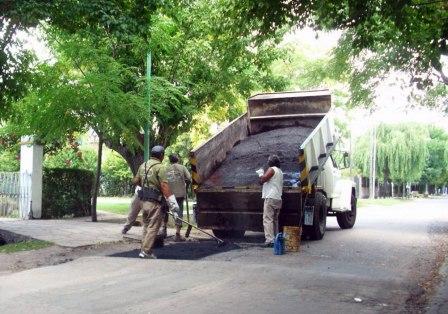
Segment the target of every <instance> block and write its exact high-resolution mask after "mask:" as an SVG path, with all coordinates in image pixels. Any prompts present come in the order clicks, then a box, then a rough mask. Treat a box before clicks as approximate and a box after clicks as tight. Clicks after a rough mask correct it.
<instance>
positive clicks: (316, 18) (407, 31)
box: [229, 0, 448, 106]
mask: <svg viewBox="0 0 448 314" xmlns="http://www.w3.org/2000/svg"><path fill="white" fill-rule="evenodd" d="M229 10H230V14H232V15H233V16H234V18H235V20H236V22H235V23H234V25H235V26H234V27H235V28H237V29H241V31H244V32H258V34H259V36H260V37H266V36H270V35H271V34H272V33H273V32H274V31H276V30H278V29H281V28H283V27H285V26H289V27H291V26H298V27H304V26H310V27H312V28H314V29H316V30H344V31H345V34H344V35H343V36H342V38H341V40H340V42H339V45H338V48H337V49H336V51H335V61H334V62H333V66H334V67H333V71H330V72H328V73H330V75H331V73H333V74H334V75H336V76H337V75H341V78H342V77H345V78H348V79H349V83H350V86H351V91H352V93H353V95H352V97H351V104H352V105H359V104H362V105H366V106H370V105H371V99H372V97H373V94H372V90H373V88H374V87H375V86H376V84H377V83H378V80H381V79H382V77H383V76H385V75H387V74H389V73H390V72H391V71H394V70H398V71H403V72H407V73H409V74H410V76H411V82H410V83H411V84H415V85H416V86H417V87H418V88H430V87H431V85H433V84H435V85H437V84H438V82H440V83H442V84H445V85H446V84H448V77H447V76H446V75H445V74H444V73H443V70H442V60H443V58H442V57H443V56H447V55H448V45H447V44H448V32H447V29H448V9H447V4H446V1H382V0H373V1H364V0H356V1H339V0H330V1H311V0H306V1H283V0H274V1H255V0H242V1H240V0H238V1H233V5H232V6H230V9H229ZM355 60H356V62H354V61H355ZM434 70H435V71H436V75H434ZM445 96H446V94H445Z"/></svg>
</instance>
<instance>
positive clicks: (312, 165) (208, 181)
mask: <svg viewBox="0 0 448 314" xmlns="http://www.w3.org/2000/svg"><path fill="white" fill-rule="evenodd" d="M337 142H338V135H337V133H336V130H335V126H334V118H333V110H332V106H331V94H330V92H329V91H328V90H313V91H300V92H282V93H264V94H257V95H255V96H253V97H251V98H249V99H248V102H247V113H245V114H243V115H241V116H240V117H238V118H237V119H235V120H234V121H232V122H231V123H230V124H229V125H228V126H227V127H225V128H224V129H222V130H221V131H220V132H219V133H217V134H216V135H214V136H213V137H211V138H210V139H209V140H207V141H206V142H205V143H204V144H202V145H201V146H199V147H197V148H196V149H194V150H193V151H191V152H190V164H191V170H192V178H193V189H194V192H195V194H196V204H195V206H194V216H195V219H196V222H197V224H198V226H199V227H200V228H203V229H211V230H213V232H214V234H215V235H216V236H218V237H241V236H243V235H244V233H245V231H248V230H249V231H263V200H262V198H261V190H262V186H261V185H260V184H259V178H258V175H257V173H256V170H257V169H260V168H264V169H266V168H267V159H268V156H269V155H271V154H277V155H278V156H279V157H280V161H281V169H282V171H283V174H284V187H283V196H282V208H281V211H280V215H279V225H280V228H282V226H300V227H302V232H303V235H304V236H306V237H307V238H309V239H314V240H320V239H322V237H323V236H324V234H325V229H326V221H327V217H328V216H336V218H337V222H338V224H339V226H340V227H341V228H342V229H348V228H352V227H353V226H354V224H355V220H356V195H357V194H356V190H355V186H354V183H353V181H352V180H349V179H343V178H341V172H340V169H338V167H337V165H336V162H335V159H334V158H333V155H332V154H334V152H335V151H336V150H335V147H336V144H337ZM345 157H346V155H345Z"/></svg>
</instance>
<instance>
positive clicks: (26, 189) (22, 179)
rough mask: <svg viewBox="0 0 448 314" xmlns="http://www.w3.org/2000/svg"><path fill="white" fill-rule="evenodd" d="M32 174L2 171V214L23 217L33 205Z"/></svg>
mask: <svg viewBox="0 0 448 314" xmlns="http://www.w3.org/2000/svg"><path fill="white" fill-rule="evenodd" d="M30 191H31V175H30V174H27V173H22V174H21V173H19V172H0V216H14V217H22V218H25V217H23V214H21V211H22V213H26V212H29V208H30V206H31V193H30Z"/></svg>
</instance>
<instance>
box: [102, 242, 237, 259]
mask: <svg viewBox="0 0 448 314" xmlns="http://www.w3.org/2000/svg"><path fill="white" fill-rule="evenodd" d="M238 249H240V246H239V245H237V244H235V243H232V242H225V243H224V245H221V246H218V245H217V243H216V241H213V240H201V241H185V242H169V243H166V244H165V246H164V247H159V248H155V249H154V254H155V255H156V256H157V259H169V260H199V259H202V258H205V257H208V256H211V255H215V254H220V253H224V252H229V251H233V250H238ZM139 252H140V249H135V250H130V251H124V252H118V253H114V254H111V255H109V256H111V257H125V258H138V254H139Z"/></svg>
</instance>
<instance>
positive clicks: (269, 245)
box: [263, 242, 274, 247]
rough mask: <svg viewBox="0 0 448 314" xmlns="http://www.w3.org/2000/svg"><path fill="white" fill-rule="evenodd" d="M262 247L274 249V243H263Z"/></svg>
mask: <svg viewBox="0 0 448 314" xmlns="http://www.w3.org/2000/svg"><path fill="white" fill-rule="evenodd" d="M263 247H274V243H273V242H265V243H264V244H263Z"/></svg>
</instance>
